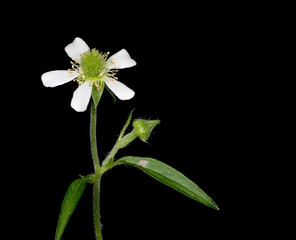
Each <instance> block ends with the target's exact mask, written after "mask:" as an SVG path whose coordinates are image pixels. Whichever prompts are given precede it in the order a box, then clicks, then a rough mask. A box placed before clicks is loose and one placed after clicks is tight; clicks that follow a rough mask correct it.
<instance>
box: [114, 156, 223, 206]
mask: <svg viewBox="0 0 296 240" xmlns="http://www.w3.org/2000/svg"><path fill="white" fill-rule="evenodd" d="M115 164H116V165H119V164H128V165H131V166H133V167H136V168H138V169H140V170H142V171H143V172H145V173H147V174H148V175H150V176H151V177H153V178H155V179H156V180H158V181H160V182H161V183H163V184H165V185H167V186H169V187H171V188H173V189H175V190H177V191H179V192H181V193H183V194H184V195H186V196H187V197H190V198H192V199H194V200H196V201H198V202H200V203H203V204H204V205H206V206H208V207H211V208H213V209H215V210H219V208H218V206H217V205H216V203H215V202H214V201H213V200H212V199H211V198H210V197H209V196H208V195H207V194H206V193H205V192H204V191H203V190H202V189H201V188H200V187H198V186H197V185H196V184H195V183H194V182H192V181H191V180H190V179H188V178H187V177H185V176H184V175H183V174H182V173H180V172H178V171H177V170H176V169H174V168H172V167H170V166H168V165H167V164H165V163H163V162H160V161H158V160H156V159H153V158H147V157H132V156H127V157H123V158H121V159H119V160H118V161H116V162H115Z"/></svg>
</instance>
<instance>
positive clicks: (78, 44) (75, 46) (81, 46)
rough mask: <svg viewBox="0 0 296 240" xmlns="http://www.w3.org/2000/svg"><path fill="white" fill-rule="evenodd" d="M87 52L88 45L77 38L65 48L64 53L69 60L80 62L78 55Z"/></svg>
mask: <svg viewBox="0 0 296 240" xmlns="http://www.w3.org/2000/svg"><path fill="white" fill-rule="evenodd" d="M87 50H89V47H88V45H87V44H86V43H85V42H84V41H83V40H82V39H81V38H79V37H77V38H75V39H74V41H73V42H72V43H70V44H68V45H67V46H66V47H65V51H66V53H67V54H68V56H69V57H70V58H74V59H75V60H80V54H81V53H84V52H86V51H87Z"/></svg>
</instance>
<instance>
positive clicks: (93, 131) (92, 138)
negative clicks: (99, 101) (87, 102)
mask: <svg viewBox="0 0 296 240" xmlns="http://www.w3.org/2000/svg"><path fill="white" fill-rule="evenodd" d="M96 125H97V109H96V107H95V104H94V102H93V101H91V115H90V142H91V154H92V159H93V163H94V168H95V171H96V172H97V170H99V169H100V168H101V166H100V161H99V157H98V149H97V139H96Z"/></svg>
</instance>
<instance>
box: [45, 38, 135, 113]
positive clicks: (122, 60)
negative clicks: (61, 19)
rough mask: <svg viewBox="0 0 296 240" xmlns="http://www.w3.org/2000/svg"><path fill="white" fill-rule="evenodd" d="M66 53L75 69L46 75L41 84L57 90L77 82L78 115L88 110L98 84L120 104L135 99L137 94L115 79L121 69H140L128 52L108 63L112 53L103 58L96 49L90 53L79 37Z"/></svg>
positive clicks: (67, 47)
mask: <svg viewBox="0 0 296 240" xmlns="http://www.w3.org/2000/svg"><path fill="white" fill-rule="evenodd" d="M65 51H66V53H67V54H68V56H69V57H70V58H72V59H73V61H75V62H71V63H72V68H73V69H72V70H70V69H69V70H56V71H50V72H46V73H44V74H42V76H41V80H42V82H43V85H44V86H45V87H56V86H59V85H62V84H64V83H67V82H70V81H72V80H76V81H77V82H78V83H79V86H78V88H77V89H76V90H75V91H74V93H73V97H72V101H71V107H72V108H73V109H75V110H76V111H77V112H83V111H85V110H86V109H87V105H88V103H89V101H90V98H91V95H92V89H93V85H94V84H95V86H97V87H100V86H101V84H102V83H103V82H104V83H106V85H107V87H108V88H109V89H110V90H111V91H112V92H113V93H114V94H115V95H116V96H117V97H118V98H119V99H120V100H128V99H131V98H132V97H133V96H134V95H135V92H134V91H133V90H131V89H130V88H128V87H127V86H125V85H124V84H123V83H121V82H119V81H117V78H116V77H115V74H116V72H117V69H123V68H128V67H133V66H135V65H136V62H135V61H134V60H133V59H132V58H131V57H130V55H129V54H128V52H127V51H126V50H125V49H122V50H120V51H119V52H117V53H115V54H114V55H112V56H110V57H109V58H108V59H107V57H108V54H109V53H107V54H101V53H99V52H98V51H97V50H95V49H93V50H90V49H89V47H88V45H87V44H86V43H85V42H84V41H83V40H82V39H81V38H78V37H77V38H75V39H74V41H73V42H72V43H70V44H69V45H67V46H66V47H65Z"/></svg>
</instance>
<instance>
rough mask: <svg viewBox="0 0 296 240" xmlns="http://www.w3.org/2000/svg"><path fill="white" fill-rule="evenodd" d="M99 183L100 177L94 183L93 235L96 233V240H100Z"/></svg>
mask: <svg viewBox="0 0 296 240" xmlns="http://www.w3.org/2000/svg"><path fill="white" fill-rule="evenodd" d="M100 181H101V176H100V177H99V179H98V180H97V181H96V182H95V183H94V186H93V188H94V193H93V194H94V196H93V197H94V205H93V208H94V226H95V233H96V240H102V239H103V236H102V231H101V221H100Z"/></svg>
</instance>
